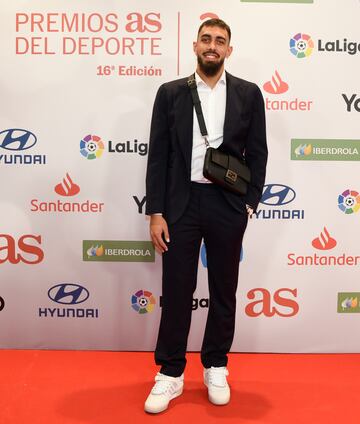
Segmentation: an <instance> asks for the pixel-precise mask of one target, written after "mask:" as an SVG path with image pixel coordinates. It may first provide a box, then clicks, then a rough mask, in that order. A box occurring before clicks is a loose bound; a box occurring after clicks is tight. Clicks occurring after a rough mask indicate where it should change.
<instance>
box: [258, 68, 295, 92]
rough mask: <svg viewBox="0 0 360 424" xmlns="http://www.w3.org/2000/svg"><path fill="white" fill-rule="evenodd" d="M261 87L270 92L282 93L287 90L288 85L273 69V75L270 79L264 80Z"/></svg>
mask: <svg viewBox="0 0 360 424" xmlns="http://www.w3.org/2000/svg"><path fill="white" fill-rule="evenodd" d="M263 88H264V90H265V91H266V92H267V93H270V94H282V93H286V91H288V89H289V85H288V84H287V83H286V82H285V81H283V80H282V79H281V76H280V74H279V72H278V71H275V76H273V77H272V78H271V81H268V82H266V83H265V84H264V85H263Z"/></svg>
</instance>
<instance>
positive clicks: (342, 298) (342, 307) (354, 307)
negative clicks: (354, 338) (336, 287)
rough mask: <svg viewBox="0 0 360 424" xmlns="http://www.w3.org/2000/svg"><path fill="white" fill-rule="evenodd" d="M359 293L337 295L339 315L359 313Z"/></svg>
mask: <svg viewBox="0 0 360 424" xmlns="http://www.w3.org/2000/svg"><path fill="white" fill-rule="evenodd" d="M359 300H360V293H359V292H352V293H338V307H337V311H338V313H339V314H354V313H359V312H360V304H359Z"/></svg>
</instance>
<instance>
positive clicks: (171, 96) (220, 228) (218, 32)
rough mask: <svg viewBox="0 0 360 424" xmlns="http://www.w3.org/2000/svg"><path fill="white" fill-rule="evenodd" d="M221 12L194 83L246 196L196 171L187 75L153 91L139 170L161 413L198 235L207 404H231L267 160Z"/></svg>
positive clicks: (180, 358) (177, 370)
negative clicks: (231, 60)
mask: <svg viewBox="0 0 360 424" xmlns="http://www.w3.org/2000/svg"><path fill="white" fill-rule="evenodd" d="M230 39H231V31H230V28H229V26H228V25H227V24H226V23H225V22H224V21H222V20H221V19H210V20H207V21H205V22H203V23H202V25H201V26H200V28H199V30H198V35H197V40H196V41H195V42H194V43H193V49H194V52H195V55H196V57H197V67H196V72H195V80H196V85H197V90H198V94H199V97H200V100H201V106H202V111H203V115H204V120H205V123H206V127H207V131H208V141H209V143H210V146H211V147H214V148H218V149H219V150H222V151H223V152H226V153H229V154H231V155H233V156H235V157H237V158H239V159H240V158H244V159H245V161H246V164H247V166H248V168H249V169H250V172H251V181H250V183H249V184H248V187H247V192H246V194H245V195H239V194H237V193H233V192H231V191H228V190H226V189H224V188H222V187H220V186H218V185H216V184H213V183H211V182H210V181H208V180H207V179H206V178H205V177H204V176H203V164H204V158H205V153H206V146H205V143H204V139H203V137H202V135H201V132H200V128H199V123H198V119H197V115H196V113H195V110H194V107H193V101H192V95H191V91H190V88H189V86H188V78H183V79H179V80H176V81H171V82H168V83H165V84H163V85H162V86H161V87H160V88H159V90H158V93H157V96H156V99H155V103H154V108H153V115H152V122H151V131H150V147H149V156H148V166H147V175H146V214H147V215H149V216H150V235H151V239H152V242H153V244H154V246H155V248H156V250H157V251H158V252H159V253H161V254H162V272H163V275H162V313H161V322H160V328H159V334H158V340H157V345H156V349H155V362H156V364H157V365H160V366H161V369H160V372H158V373H157V375H156V377H155V385H154V387H153V388H152V390H151V393H150V394H149V396H148V398H147V400H146V402H145V411H146V412H149V413H158V412H162V411H164V410H165V409H167V407H168V405H169V402H170V400H172V399H174V398H175V397H177V396H179V395H181V393H182V391H183V386H184V370H185V365H186V348H187V338H188V333H189V329H190V323H191V312H192V298H193V293H194V291H195V289H196V282H197V268H198V259H199V250H200V246H201V241H202V240H204V243H205V246H206V254H207V269H208V285H209V310H208V317H207V322H206V328H205V334H204V338H203V342H202V347H201V362H202V364H203V366H204V373H203V377H204V383H205V386H206V387H207V390H208V398H209V401H210V402H211V403H213V404H215V405H225V404H227V403H228V402H229V401H230V387H229V385H228V382H227V378H226V377H227V375H228V370H227V363H228V356H227V355H228V353H229V351H230V348H231V344H232V341H233V337H234V330H235V312H236V289H237V284H238V272H239V258H240V251H241V245H242V239H243V235H244V232H245V229H246V226H247V222H248V217H249V216H251V214H252V213H253V212H254V211H255V210H256V208H257V206H258V203H259V201H260V198H261V195H262V189H263V185H264V181H265V169H266V161H267V146H266V128H265V112H264V101H263V98H262V94H261V91H260V89H259V88H258V86H257V85H255V84H253V83H251V82H248V81H245V80H243V79H240V78H236V77H234V76H232V75H230V74H229V73H228V72H225V70H224V61H225V59H227V58H228V57H229V56H230V55H231V53H232V50H233V48H232V47H231V45H230Z"/></svg>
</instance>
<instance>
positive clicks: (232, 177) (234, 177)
mask: <svg viewBox="0 0 360 424" xmlns="http://www.w3.org/2000/svg"><path fill="white" fill-rule="evenodd" d="M225 178H226V179H227V180H230V181H232V182H233V183H234V182H235V181H236V180H237V173H236V172H234V171H232V170H231V169H228V170H227V171H226V175H225Z"/></svg>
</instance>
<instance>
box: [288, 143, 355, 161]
mask: <svg viewBox="0 0 360 424" xmlns="http://www.w3.org/2000/svg"><path fill="white" fill-rule="evenodd" d="M291 160H328V161H330V160H331V161H360V140H341V139H310V138H308V139H301V138H293V139H292V140H291Z"/></svg>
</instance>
